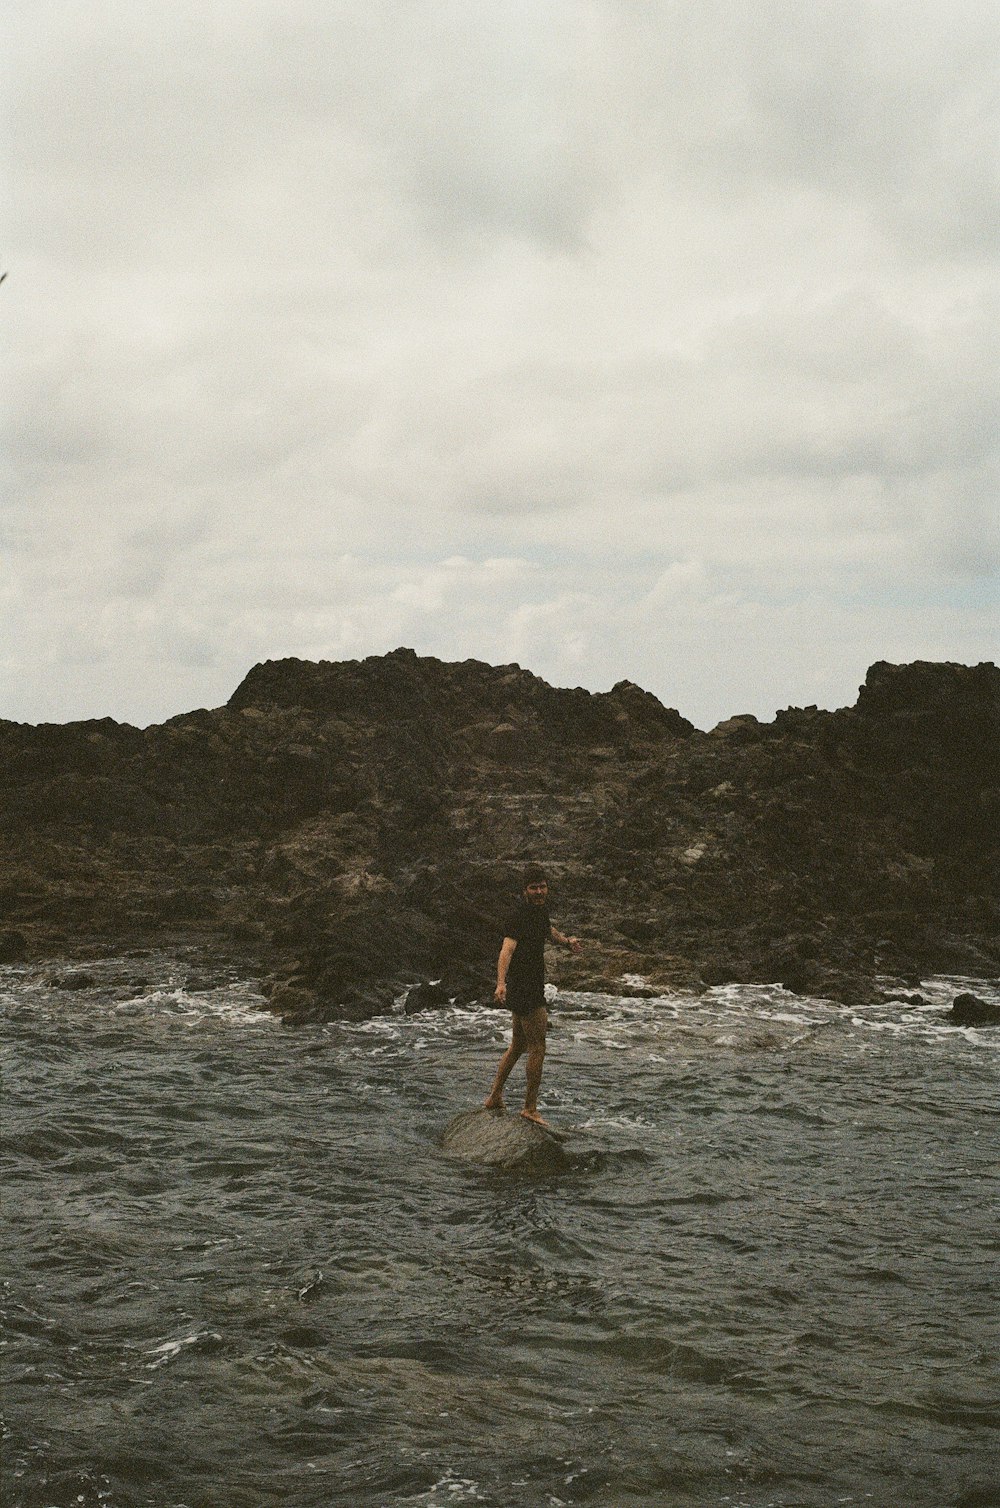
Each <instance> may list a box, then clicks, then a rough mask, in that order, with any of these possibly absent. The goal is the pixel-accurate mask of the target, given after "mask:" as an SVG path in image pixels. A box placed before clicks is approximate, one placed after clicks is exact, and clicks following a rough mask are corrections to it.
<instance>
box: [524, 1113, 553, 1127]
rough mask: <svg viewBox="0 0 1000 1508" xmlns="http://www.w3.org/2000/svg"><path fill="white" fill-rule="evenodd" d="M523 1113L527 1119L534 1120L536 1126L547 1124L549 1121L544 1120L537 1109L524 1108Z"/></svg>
mask: <svg viewBox="0 0 1000 1508" xmlns="http://www.w3.org/2000/svg"><path fill="white" fill-rule="evenodd" d="M521 1115H522V1117H523V1118H524V1120H526V1121H534V1123H535V1125H536V1126H547V1125H548V1121H546V1120H543V1119H542V1117H541V1116H540V1115H539V1113H538V1111H537V1110H522V1111H521Z"/></svg>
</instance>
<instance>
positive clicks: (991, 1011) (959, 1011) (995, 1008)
mask: <svg viewBox="0 0 1000 1508" xmlns="http://www.w3.org/2000/svg"><path fill="white" fill-rule="evenodd" d="M948 1014H949V1017H950V1019H951V1021H952V1022H953V1023H954V1025H955V1026H1000V1005H994V1004H993V1003H992V1001H989V1000H980V998H979V996H978V995H971V994H969V993H968V991H965V992H964V993H963V994H961V995H956V996H955V998H954V1000H953V1001H952V1003H951V1010H950V1011H949V1013H948Z"/></svg>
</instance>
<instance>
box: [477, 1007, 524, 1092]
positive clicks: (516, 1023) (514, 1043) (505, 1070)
mask: <svg viewBox="0 0 1000 1508" xmlns="http://www.w3.org/2000/svg"><path fill="white" fill-rule="evenodd" d="M510 1019H511V1033H510V1046H509V1047H508V1049H507V1051H506V1052H505V1053H504V1055H503V1057H502V1058H501V1059H500V1063H499V1066H498V1068H497V1076H496V1078H495V1079H494V1080H493V1088H492V1089H491V1090H490V1092H489V1094H488V1095H487V1096H486V1099H485V1100H484V1101H483V1106H484V1108H485V1109H486V1110H503V1108H504V1102H503V1086H504V1085H505V1084H506V1082H507V1080H508V1079H509V1078H510V1071H511V1069H512V1068H513V1067H514V1064H515V1063H516V1062H517V1060H518V1058H519V1057H520V1056H521V1054H522V1053H523V1052H524V1050H525V1048H526V1047H527V1045H528V1044H527V1042H526V1040H525V1036H524V1029H523V1027H522V1025H521V1021H522V1018H521V1017H520V1016H518V1015H516V1014H515V1013H514V1011H511V1013H510Z"/></svg>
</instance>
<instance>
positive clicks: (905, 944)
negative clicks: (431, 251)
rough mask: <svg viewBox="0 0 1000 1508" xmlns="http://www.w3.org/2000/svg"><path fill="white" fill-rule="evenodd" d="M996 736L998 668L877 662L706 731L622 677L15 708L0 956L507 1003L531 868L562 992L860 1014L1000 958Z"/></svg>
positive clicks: (459, 680)
mask: <svg viewBox="0 0 1000 1508" xmlns="http://www.w3.org/2000/svg"><path fill="white" fill-rule="evenodd" d="M998 750H1000V671H998V670H997V668H996V666H994V665H990V664H983V665H978V666H962V665H944V664H930V663H924V662H918V663H916V664H914V665H903V666H893V665H885V664H879V665H875V666H873V667H872V668H871V670H870V671H869V672H868V676H867V678H866V680H865V683H864V685H863V686H862V688H861V690H860V693H859V697H858V701H857V704H856V705H855V706H854V707H848V708H842V709H840V710H839V711H837V712H822V711H818V710H817V709H816V708H789V709H787V710H786V711H784V712H781V713H779V714H778V715H777V717H776V718H775V719H774V721H773V722H772V723H761V722H758V721H757V719H755V718H752V717H751V716H750V715H749V714H740V715H738V716H737V717H735V718H732V719H729V720H727V721H726V722H725V723H723V724H720V726H719V728H717V729H715V730H713V731H712V732H711V733H700V732H699V731H698V730H697V729H695V728H694V727H693V726H692V725H691V724H690V723H689V722H687V721H686V719H684V718H683V717H682V716H681V715H680V713H678V712H676V711H674V710H673V709H670V708H666V707H664V706H662V704H661V703H660V702H659V701H657V699H656V698H655V697H653V696H651V695H650V694H649V693H648V692H644V691H642V690H640V688H638V687H635V686H633V685H631V684H630V683H628V682H621V683H619V684H618V685H617V686H615V687H614V688H613V689H612V690H611V691H609V692H605V693H590V692H587V691H584V690H582V689H579V688H577V689H574V690H569V689H561V688H553V687H551V686H548V685H546V683H545V682H544V681H542V680H540V679H539V678H538V677H536V676H533V675H532V674H531V673H530V672H529V671H527V670H524V669H522V668H521V667H520V666H516V665H509V666H490V665H484V664H482V663H480V662H477V661H466V662H464V663H461V664H450V663H446V662H442V661H440V660H435V659H428V658H420V657H418V656H417V655H415V654H414V653H413V652H412V651H410V650H397V651H395V652H393V653H392V654H389V655H384V656H373V657H371V658H370V659H367V660H363V661H357V662H344V663H339V664H333V663H329V664H327V663H320V664H311V663H308V662H304V661H299V660H283V661H273V662H268V663H266V664H264V665H259V666H257V667H255V668H254V669H253V670H252V671H251V672H250V673H249V675H248V676H247V677H246V679H245V680H244V681H243V683H242V685H241V686H240V687H238V688H237V690H236V691H235V692H234V694H233V696H232V697H231V698H230V701H229V702H228V704H227V705H226V706H224V707H220V708H216V709H214V710H212V711H206V710H200V711H196V712H190V713H186V714H182V715H181V716H178V717H175V718H171V719H170V720H169V721H167V722H166V723H163V724H161V725H156V726H153V727H150V728H146V729H142V730H140V729H136V728H131V727H129V726H127V725H121V724H117V723H114V722H112V721H111V720H110V719H103V720H100V721H91V722H81V723H70V724H65V725H42V726H40V727H37V728H36V727H30V726H27V725H22V724H15V723H9V722H6V723H5V722H0V791H2V793H3V799H2V801H0V858H2V863H3V880H2V881H0V900H2V903H3V915H2V931H0V961H4V960H6V961H8V962H11V963H21V962H27V961H30V960H31V959H41V958H44V957H46V956H49V957H52V956H55V955H59V956H61V957H69V956H71V955H74V954H76V955H78V956H79V957H80V958H81V959H84V958H86V956H87V955H88V952H90V953H93V952H94V950H97V952H100V950H101V949H102V948H103V949H106V950H116V951H121V950H123V949H125V948H128V947H139V948H141V947H147V946H149V947H156V946H161V945H163V946H169V945H170V944H171V943H172V942H173V941H178V940H179V941H182V942H184V943H189V942H195V943H198V944H199V945H204V946H205V947H206V948H209V949H211V948H213V947H214V948H216V949H218V950H220V952H224V953H232V954H233V955H238V956H240V957H242V958H245V959H246V960H248V962H250V963H251V964H252V966H253V968H254V970H255V971H256V972H258V973H259V974H261V975H262V976H263V977H264V979H265V981H266V987H267V989H268V992H269V995H270V1004H271V1008H272V1009H273V1010H274V1011H275V1012H276V1013H277V1014H279V1015H281V1016H282V1017H283V1019H285V1020H286V1021H288V1022H289V1023H292V1024H294V1023H295V1022H307V1021H317V1020H324V1019H330V1018H335V1017H347V1018H349V1019H363V1018H364V1017H365V1016H366V1015H373V1014H378V1013H381V1012H383V1011H386V1010H391V1009H392V1008H393V1003H394V1001H396V1000H397V999H398V998H399V997H400V996H401V995H402V994H403V993H404V992H405V991H407V990H409V996H408V999H409V1000H410V1001H411V1002H412V1004H411V1007H410V1008H411V1009H418V1008H420V1009H422V1008H426V1006H427V1005H430V1004H431V1003H432V998H431V997H432V992H433V991H439V992H440V997H439V998H437V1004H439V1005H443V1004H444V1003H445V1002H446V1001H447V1000H451V999H456V1000H458V1001H459V1002H460V1003H462V1002H468V1001H471V1000H475V999H488V998H489V997H490V995H491V994H492V983H493V976H494V969H495V961H496V951H497V948H498V946H499V934H498V927H499V925H500V921H501V918H502V916H503V914H504V912H505V911H506V909H507V907H508V904H509V902H510V899H511V896H512V894H513V893H514V892H516V890H517V888H518V883H519V873H520V869H521V867H522V865H523V864H524V863H525V862H526V861H529V860H535V861H539V862H541V863H542V864H544V865H545V866H546V868H547V870H548V872H549V874H550V877H551V881H552V891H553V894H552V911H553V916H554V917H555V919H556V920H557V922H558V923H559V925H560V926H562V927H563V928H564V930H567V931H572V932H575V933H578V934H579V935H581V936H582V937H584V938H585V939H586V940H587V947H586V951H585V953H584V954H583V955H582V956H581V957H579V958H576V957H572V956H569V955H565V954H561V953H559V952H557V951H556V950H551V951H550V977H551V979H552V980H553V982H554V983H555V984H556V986H557V987H558V988H563V989H569V990H573V989H598V990H611V991H612V992H616V991H617V992H619V993H627V992H628V989H629V988H630V987H629V986H628V985H627V984H626V983H624V982H623V981H625V980H627V979H629V978H630V979H632V980H638V979H640V978H641V980H642V981H643V982H642V984H641V985H635V986H633V987H632V988H634V989H635V990H637V991H640V992H645V991H650V992H652V993H653V994H655V993H657V991H658V990H662V989H664V988H676V987H680V988H685V989H698V988H702V987H705V986H710V985H713V984H721V983H725V982H751V981H756V982H763V983H782V984H784V985H786V986H787V987H789V988H797V989H799V990H802V991H806V992H808V993H812V994H819V995H824V996H828V997H830V998H834V999H838V1000H843V1001H844V1002H845V1003H855V1004H856V1003H863V1002H864V1001H865V1000H866V999H871V1000H874V999H877V998H878V994H879V992H878V988H877V985H876V983H875V981H876V977H877V976H886V975H891V976H893V977H895V978H899V979H910V978H914V979H915V978H917V977H918V976H920V975H921V974H923V975H926V974H928V973H934V972H938V973H962V974H968V975H972V976H976V975H978V976H989V975H994V974H997V973H998V972H1000V903H998V901H997V896H998V895H1000V848H998V843H997V839H996V837H995V836H994V834H995V833H996V831H997V826H996V823H995V822H994V821H991V820H990V819H991V814H992V816H993V817H995V815H996V813H997V812H998V811H1000V754H998ZM421 1001H423V1002H424V1004H419V1002H421ZM404 1008H406V1007H405V1005H404Z"/></svg>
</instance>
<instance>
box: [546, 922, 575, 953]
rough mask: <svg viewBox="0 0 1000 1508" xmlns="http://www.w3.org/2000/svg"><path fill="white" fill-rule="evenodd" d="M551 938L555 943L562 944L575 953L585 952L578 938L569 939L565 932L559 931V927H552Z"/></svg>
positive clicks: (550, 929)
mask: <svg viewBox="0 0 1000 1508" xmlns="http://www.w3.org/2000/svg"><path fill="white" fill-rule="evenodd" d="M549 936H550V937H551V939H552V941H553V942H554V943H560V944H561V945H562V946H563V947H564V948H570V949H571V950H572V951H573V952H574V953H582V952H583V943H582V942H581V941H580V939H579V938H578V937H567V936H566V934H565V933H564V932H560V931H559V928H558V927H550V928H549Z"/></svg>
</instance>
